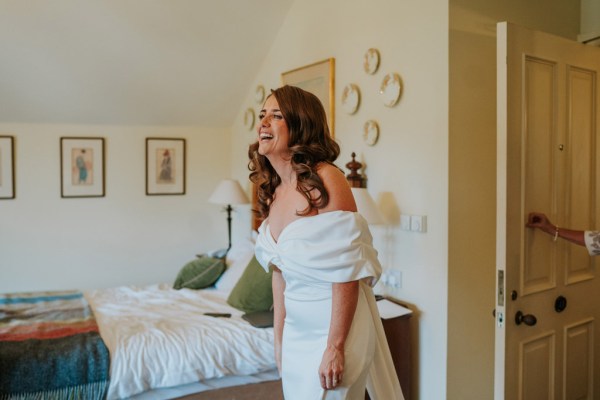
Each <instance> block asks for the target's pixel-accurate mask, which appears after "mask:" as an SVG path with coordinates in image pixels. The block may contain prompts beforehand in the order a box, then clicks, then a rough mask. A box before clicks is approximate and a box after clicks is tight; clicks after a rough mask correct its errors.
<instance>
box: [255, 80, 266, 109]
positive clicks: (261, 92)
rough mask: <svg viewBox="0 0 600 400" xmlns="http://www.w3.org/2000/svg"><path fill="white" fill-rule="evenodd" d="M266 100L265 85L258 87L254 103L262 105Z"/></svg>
mask: <svg viewBox="0 0 600 400" xmlns="http://www.w3.org/2000/svg"><path fill="white" fill-rule="evenodd" d="M264 100H265V87H264V86H263V85H258V86H257V87H256V89H254V101H256V103H257V104H260V105H262V102H263V101H264Z"/></svg>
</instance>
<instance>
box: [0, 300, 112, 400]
mask: <svg viewBox="0 0 600 400" xmlns="http://www.w3.org/2000/svg"><path fill="white" fill-rule="evenodd" d="M109 362H110V359H109V353H108V349H107V348H106V346H105V345H104V342H103V341H102V339H101V338H100V334H99V333H98V325H97V324H96V319H95V318H94V315H93V313H92V310H91V309H90V307H89V305H88V303H87V301H86V300H85V298H84V297H83V294H82V293H81V292H75V291H63V292H38V293H16V294H0V400H5V399H11V400H12V399H20V400H25V399H67V398H68V399H103V398H104V397H105V396H106V393H107V390H108V384H109Z"/></svg>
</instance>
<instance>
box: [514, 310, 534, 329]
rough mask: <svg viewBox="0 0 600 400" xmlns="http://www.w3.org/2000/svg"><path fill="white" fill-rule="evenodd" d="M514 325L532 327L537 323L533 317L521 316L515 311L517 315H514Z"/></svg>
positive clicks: (521, 314)
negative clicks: (522, 324)
mask: <svg viewBox="0 0 600 400" xmlns="http://www.w3.org/2000/svg"><path fill="white" fill-rule="evenodd" d="M515 323H516V324H517V325H521V323H524V324H525V325H528V326H534V325H535V324H536V323H537V318H536V317H535V315H531V314H523V313H522V312H521V311H517V313H516V314H515Z"/></svg>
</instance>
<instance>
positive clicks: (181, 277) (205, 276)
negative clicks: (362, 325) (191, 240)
mask: <svg viewBox="0 0 600 400" xmlns="http://www.w3.org/2000/svg"><path fill="white" fill-rule="evenodd" d="M223 271H225V261H224V260H223V259H222V258H212V257H200V258H197V259H195V260H193V261H190V262H189V263H187V264H185V265H184V266H183V268H181V271H179V274H177V278H176V279H175V283H174V284H173V289H177V290H179V289H182V288H187V289H202V288H205V287H208V286H210V285H212V284H213V283H215V282H216V281H217V279H219V277H220V276H221V274H222V273H223Z"/></svg>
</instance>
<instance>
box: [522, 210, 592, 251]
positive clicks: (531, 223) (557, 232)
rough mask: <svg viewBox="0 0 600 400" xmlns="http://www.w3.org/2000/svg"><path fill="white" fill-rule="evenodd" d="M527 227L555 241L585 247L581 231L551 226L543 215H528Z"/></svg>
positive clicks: (537, 213) (536, 213)
mask: <svg viewBox="0 0 600 400" xmlns="http://www.w3.org/2000/svg"><path fill="white" fill-rule="evenodd" d="M527 227H528V228H538V229H540V230H541V231H543V232H546V233H547V234H548V235H552V236H554V238H555V239H557V238H563V239H565V240H568V241H569V242H572V243H575V244H578V245H580V246H585V238H584V232H583V231H577V230H573V229H566V228H559V227H558V226H556V225H553V224H552V222H550V220H549V219H548V217H547V216H546V215H545V214H543V213H539V212H532V213H529V217H528V219H527Z"/></svg>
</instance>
